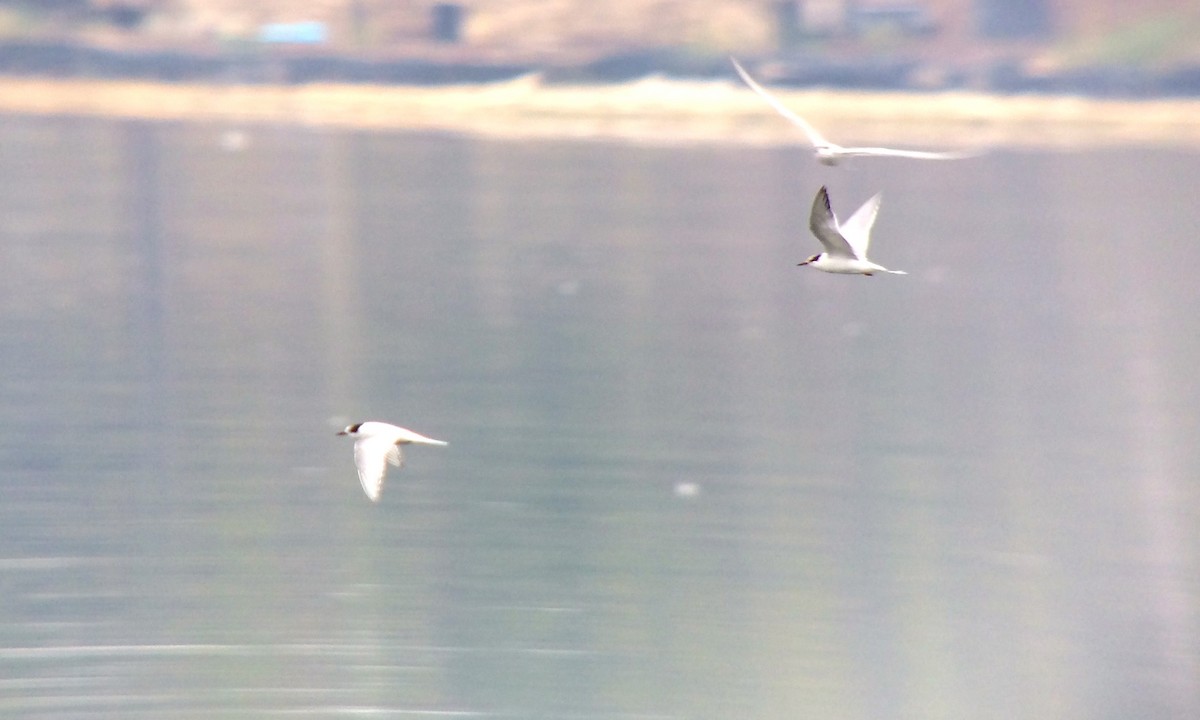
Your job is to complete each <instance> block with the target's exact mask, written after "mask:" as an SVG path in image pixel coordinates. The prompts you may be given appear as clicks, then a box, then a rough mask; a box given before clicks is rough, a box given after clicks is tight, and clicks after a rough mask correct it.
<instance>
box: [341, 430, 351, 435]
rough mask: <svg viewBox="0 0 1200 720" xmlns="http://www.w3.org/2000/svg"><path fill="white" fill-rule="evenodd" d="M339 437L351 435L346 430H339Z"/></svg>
mask: <svg viewBox="0 0 1200 720" xmlns="http://www.w3.org/2000/svg"><path fill="white" fill-rule="evenodd" d="M338 435H349V433H347V432H346V431H345V430H339V431H338Z"/></svg>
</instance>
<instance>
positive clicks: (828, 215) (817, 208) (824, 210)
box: [808, 185, 855, 258]
mask: <svg viewBox="0 0 1200 720" xmlns="http://www.w3.org/2000/svg"><path fill="white" fill-rule="evenodd" d="M808 228H809V230H812V234H813V235H816V236H817V239H818V240H820V241H821V244H822V245H823V246H825V252H826V253H828V254H829V255H830V256H831V257H843V258H854V257H855V254H854V248H853V247H851V245H850V243H848V242H846V238H845V237H843V236H842V233H841V231H840V230H839V229H838V221H837V216H836V215H834V214H833V208H832V207H830V205H829V191H828V190H827V189H825V186H824V185H822V186H821V189H820V190H818V191H817V196H816V197H815V198H813V206H812V213H811V214H810V215H809V216H808Z"/></svg>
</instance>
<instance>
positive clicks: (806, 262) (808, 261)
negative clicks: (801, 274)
mask: <svg viewBox="0 0 1200 720" xmlns="http://www.w3.org/2000/svg"><path fill="white" fill-rule="evenodd" d="M810 262H812V260H811V259H809V260H805V261H804V262H802V263H796V267H800V266H801V265H807V264H809V263H810Z"/></svg>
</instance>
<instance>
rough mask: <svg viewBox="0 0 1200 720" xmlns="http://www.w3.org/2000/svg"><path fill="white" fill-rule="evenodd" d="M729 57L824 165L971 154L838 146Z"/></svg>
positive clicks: (938, 158)
mask: <svg viewBox="0 0 1200 720" xmlns="http://www.w3.org/2000/svg"><path fill="white" fill-rule="evenodd" d="M729 60H730V62H732V63H733V67H734V69H735V70H737V73H738V75H740V76H741V77H742V80H744V81H745V82H746V84H747V85H749V86H750V89H751V90H753V91H754V92H756V93H758V95H759V96H760V97H761V98H762V99H763V100H766V101H767V103H768V104H769V105H770V106H771V107H773V108H775V112H777V113H779V114H780V115H782V116H784V117H785V118H787V119H788V120H789V121H791V123H792V124H793V125H795V126H796V127H798V128H800V129H801V130H803V131H804V134H805V135H807V136H808V141H809V142H810V143H812V146H813V153H814V154H815V155H816V158H817V161H818V162H820V163H822V164H824V165H837V164H838V163H839V162H841V161H842V160H845V159H846V158H850V157H863V156H875V157H904V158H917V159H919V160H960V159H962V158H966V157H972V156H973V155H974V154H975V153H955V152H926V151H924V150H896V149H893V148H885V147H842V146H841V145H838V144H836V143H833V142H830V141H829V140H827V139H825V136H824V135H822V134H821V133H819V132H817V129H816V128H814V127H813V126H812V125H810V124H809V123H808V121H807V120H805V119H804V118H802V117H800V116H799V115H797V114H796V113H794V112H792V111H791V110H788V109H787V108H786V107H784V106H783V103H781V102H779V100H778V99H776V98H775V96H773V95H771V93H769V92H767V91H766V89H765V88H763V86H762V85H759V84H758V83H757V82H755V81H754V78H752V77H750V73H748V72H746V70H745V68H743V67H742V66H741V64H740V63H739V62H738V61H737V60H735V59H734V58H729Z"/></svg>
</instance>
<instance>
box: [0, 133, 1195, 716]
mask: <svg viewBox="0 0 1200 720" xmlns="http://www.w3.org/2000/svg"><path fill="white" fill-rule="evenodd" d="M3 123H4V128H3V130H4V132H3V133H0V149H2V152H0V183H3V192H2V193H0V203H2V204H3V212H2V213H0V217H3V218H4V221H3V222H4V236H5V237H4V243H3V247H2V249H0V253H2V258H0V260H2V262H0V357H2V358H3V363H4V365H3V372H2V373H0V399H2V402H0V409H2V411H0V423H3V430H4V432H3V434H2V435H0V457H2V458H3V463H4V466H5V473H4V477H3V479H2V480H0V482H2V483H3V494H4V498H5V501H4V503H2V504H0V584H2V586H3V588H4V591H3V592H2V593H0V609H2V610H3V612H2V614H0V617H2V618H3V621H2V622H0V677H2V678H5V679H4V680H2V681H0V683H2V684H3V685H2V686H3V687H4V688H5V692H4V693H3V694H2V695H0V697H2V699H0V708H3V709H4V711H5V715H6V716H7V717H42V716H61V715H63V714H69V715H72V716H80V717H106V716H112V717H123V718H130V717H156V718H157V717H164V716H183V717H188V716H201V715H203V716H212V715H221V714H226V715H238V714H242V713H245V712H253V713H255V714H266V715H272V714H311V715H318V716H331V717H332V716H342V715H349V714H362V713H368V712H370V713H378V714H401V715H403V714H416V715H422V714H429V715H436V714H444V715H450V716H454V715H483V716H495V717H522V718H524V717H530V718H543V717H544V718H550V717H554V718H568V717H579V718H584V717H586V718H625V717H639V718H645V717H662V718H730V717H759V718H775V717H779V718H784V717H795V716H797V715H810V716H820V717H827V718H848V719H854V718H868V717H870V718H875V717H898V718H930V717H934V718H936V717H946V718H950V717H955V718H957V717H962V716H967V715H969V716H971V717H996V718H1011V717H1024V716H1028V717H1042V718H1062V719H1072V718H1092V717H1096V716H1097V715H1103V716H1109V715H1114V716H1115V715H1130V714H1136V715H1137V716H1138V717H1143V718H1176V717H1190V716H1194V715H1196V714H1197V712H1198V711H1200V699H1198V695H1200V690H1198V688H1197V678H1198V677H1200V672H1198V667H1197V651H1196V648H1197V647H1198V644H1197V637H1198V633H1197V628H1196V621H1197V618H1196V610H1195V608H1196V607H1197V606H1198V603H1197V602H1196V598H1197V597H1198V596H1200V587H1197V584H1196V578H1198V577H1200V572H1197V558H1196V555H1195V552H1194V548H1195V547H1197V546H1198V543H1197V540H1198V539H1200V538H1197V531H1196V527H1197V526H1198V525H1197V523H1196V522H1194V521H1195V519H1196V515H1197V508H1198V507H1200V502H1198V498H1197V493H1196V490H1195V488H1194V483H1191V482H1190V480H1191V478H1192V477H1193V476H1194V475H1195V474H1196V470H1197V466H1198V463H1197V457H1196V453H1195V451H1194V450H1192V448H1191V443H1189V442H1188V440H1189V438H1191V437H1193V436H1195V435H1196V431H1197V430H1198V429H1200V428H1197V424H1198V423H1197V417H1198V414H1197V410H1196V408H1198V407H1200V402H1197V401H1198V400H1200V398H1198V397H1197V395H1198V387H1197V385H1196V383H1195V382H1194V381H1193V380H1192V376H1193V375H1194V373H1192V372H1191V368H1192V366H1193V365H1194V364H1195V362H1196V359H1197V358H1198V357H1200V343H1198V342H1197V340H1196V338H1197V337H1200V333H1197V332H1196V329H1197V327H1196V324H1197V321H1196V319H1195V317H1194V312H1193V311H1192V308H1194V307H1195V306H1196V305H1197V299H1198V298H1197V290H1196V288H1195V284H1194V282H1192V279H1191V277H1190V275H1189V274H1188V273H1186V272H1179V270H1178V269H1179V268H1188V267H1192V266H1194V265H1195V264H1196V261H1197V260H1198V259H1200V258H1198V257H1197V255H1198V254H1200V250H1198V249H1197V248H1196V246H1195V244H1194V243H1192V242H1190V237H1191V235H1192V234H1193V233H1192V232H1191V230H1192V229H1193V225H1194V213H1193V211H1192V210H1191V208H1190V202H1191V200H1190V196H1189V195H1188V192H1189V190H1188V188H1190V187H1191V185H1192V184H1193V183H1191V182H1189V181H1188V179H1189V178H1191V177H1193V176H1194V175H1195V169H1194V167H1192V166H1193V165H1194V162H1193V160H1194V158H1192V157H1190V156H1187V155H1179V154H1173V153H1169V152H1157V153H1143V152H1135V151H1133V150H1130V151H1110V152H1104V153H1096V154H1087V155H1046V156H1042V155H1027V154H1014V153H997V154H996V155H993V156H990V157H987V158H983V159H979V160H975V161H971V162H970V163H967V162H964V163H956V164H935V163H931V164H917V165H914V164H905V163H880V164H873V165H864V166H860V167H857V168H852V169H850V170H848V171H846V172H844V173H840V172H839V173H836V174H826V173H827V172H828V171H826V170H823V169H821V168H816V167H813V166H812V164H811V163H809V162H807V161H806V159H805V157H804V154H803V151H802V150H796V151H772V150H748V149H745V148H732V147H730V148H723V147H707V148H690V149H663V148H654V149H651V148H642V147H635V146H622V145H604V144H588V143H537V142H529V143H516V142H514V143H489V142H481V141H477V140H466V139H461V138H456V137H447V136H437V135H415V136H414V135H397V136H393V135H370V134H339V133H324V132H314V131H309V130H304V129H269V130H268V129H262V130H256V131H254V132H253V134H252V136H251V137H250V138H249V140H248V142H247V143H246V145H245V146H244V147H243V148H242V149H241V150H240V151H239V152H223V151H221V150H220V149H219V143H220V134H219V132H216V131H214V130H213V129H211V128H205V127H191V126H177V125H166V124H146V123H105V122H95V121H84V120H71V119H60V120H50V121H46V120H43V121H33V120H27V119H15V118H7V119H5V120H4V121H3ZM823 182H829V183H830V184H831V186H832V191H833V192H836V193H838V195H839V196H840V197H844V198H845V199H846V202H847V204H850V205H855V204H857V203H859V202H861V201H862V200H863V199H865V198H866V197H868V196H869V195H870V194H871V193H873V192H875V191H876V190H878V189H880V188H882V189H883V190H884V201H883V208H882V210H881V214H880V217H879V221H878V224H877V227H876V233H877V234H878V235H879V236H886V238H887V244H886V246H884V245H883V244H882V243H881V245H880V247H881V252H883V251H885V247H886V251H885V252H886V258H884V256H881V258H880V259H881V261H882V262H884V263H885V264H889V263H890V264H894V265H895V266H897V267H904V268H906V269H909V270H910V271H912V272H913V275H912V276H911V277H908V278H869V279H868V278H842V277H832V276H825V275H822V274H821V273H816V272H805V269H804V268H796V267H795V266H794V265H795V263H796V262H798V261H799V260H801V259H803V258H804V257H807V256H808V255H809V254H811V251H815V250H813V247H814V245H815V242H816V241H815V240H814V239H812V238H811V237H808V235H807V232H806V231H805V229H804V228H805V224H806V215H807V210H808V199H809V198H811V193H812V190H813V188H815V187H816V186H818V185H819V184H821V183H823ZM1148 248H1153V250H1154V252H1156V253H1157V252H1162V253H1163V254H1164V256H1169V257H1170V258H1171V262H1170V264H1169V265H1165V264H1155V263H1151V262H1148V261H1145V260H1148V255H1147V253H1148ZM361 419H383V420H390V421H393V422H398V423H400V424H402V425H408V426H412V427H420V428H423V429H427V430H428V431H429V432H430V433H431V434H432V435H433V436H435V437H444V438H446V439H448V440H450V441H451V443H452V444H451V447H450V448H448V450H449V451H450V452H446V453H436V454H435V453H423V454H420V455H419V456H418V455H417V454H413V455H412V456H410V457H409V459H408V466H407V467H406V469H405V472H404V473H402V474H398V475H395V476H393V477H392V478H390V483H391V484H390V487H389V489H388V491H387V493H385V495H384V499H383V502H382V503H381V504H380V505H379V506H372V505H371V504H370V503H367V502H366V501H365V500H364V499H363V498H362V497H361V491H360V490H359V488H358V483H357V479H356V477H355V474H354V469H353V465H352V461H351V459H350V457H349V453H348V450H347V448H346V446H345V445H344V444H341V443H337V442H335V441H334V438H333V436H332V434H333V432H334V431H335V430H336V429H337V428H338V427H340V426H341V425H344V424H346V422H348V421H355V420H361ZM680 488H692V489H694V492H693V491H691V490H687V491H684V492H681V491H680Z"/></svg>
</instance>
